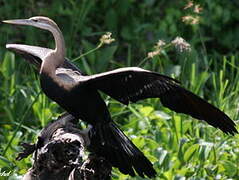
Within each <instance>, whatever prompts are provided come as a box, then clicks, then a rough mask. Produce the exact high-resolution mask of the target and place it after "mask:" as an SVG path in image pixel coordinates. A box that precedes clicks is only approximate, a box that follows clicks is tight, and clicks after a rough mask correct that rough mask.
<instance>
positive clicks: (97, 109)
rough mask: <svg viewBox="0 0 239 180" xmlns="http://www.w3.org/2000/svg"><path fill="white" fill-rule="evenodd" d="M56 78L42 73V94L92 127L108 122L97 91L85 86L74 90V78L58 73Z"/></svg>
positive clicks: (108, 118)
mask: <svg viewBox="0 0 239 180" xmlns="http://www.w3.org/2000/svg"><path fill="white" fill-rule="evenodd" d="M56 76H57V78H54V79H52V78H50V77H49V76H48V75H46V74H44V73H42V74H41V77H40V81H41V87H42V90H43V91H44V93H45V94H46V95H47V96H48V97H50V98H51V99H52V100H53V101H55V102H57V103H58V104H59V105H60V106H61V107H62V108H63V109H65V110H66V111H68V112H69V113H70V114H72V115H73V116H75V117H76V118H79V119H81V120H83V121H85V122H87V123H90V124H92V125H94V124H96V123H106V122H109V121H110V120H111V119H110V113H109V111H108V108H107V106H106V104H105V102H104V100H103V99H102V98H101V96H100V94H99V93H98V91H96V90H95V89H93V88H90V87H88V86H87V85H84V84H83V85H80V87H78V88H76V87H75V86H76V84H77V82H76V81H75V80H74V76H70V75H69V73H68V74H63V73H61V72H59V74H56ZM79 76H81V75H79Z"/></svg>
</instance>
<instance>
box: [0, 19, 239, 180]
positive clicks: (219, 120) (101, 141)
mask: <svg viewBox="0 0 239 180" xmlns="http://www.w3.org/2000/svg"><path fill="white" fill-rule="evenodd" d="M3 22H5V23H10V24H18V25H28V26H34V27H37V28H40V29H44V30H48V31H50V32H51V33H52V35H53V37H54V39H55V49H54V50H52V49H47V48H41V47H36V46H28V45H18V44H10V45H7V48H9V49H12V50H14V51H16V52H19V53H20V54H22V55H23V56H24V57H26V58H27V59H28V60H29V61H30V62H31V63H33V64H35V65H36V66H37V67H38V68H39V73H40V84H41V88H42V90H43V92H44V93H45V94H46V95H47V96H48V97H49V98H50V99H52V100H53V101H55V102H57V103H58V104H59V105H60V106H61V107H62V108H63V109H65V110H66V111H68V112H69V113H70V114H72V115H73V116H74V117H76V118H77V119H81V120H83V121H85V122H87V123H88V124H91V125H92V126H93V128H91V131H90V136H91V141H92V142H91V143H93V144H94V145H97V146H95V147H97V148H96V149H95V152H97V153H98V154H99V155H101V156H103V157H105V158H106V159H107V160H108V161H109V162H110V163H112V165H113V166H115V167H117V168H119V170H120V171H121V172H122V173H124V174H129V175H131V176H134V175H135V172H134V170H135V171H136V172H137V173H138V174H139V175H140V176H142V177H144V175H146V176H148V177H154V176H155V175H156V172H155V170H154V169H153V166H152V164H151V163H150V161H149V160H148V159H147V158H146V157H145V156H144V155H143V153H142V152H141V151H140V150H139V149H138V148H137V147H136V146H135V145H134V144H133V143H132V142H131V141H130V140H129V138H127V137H126V135H125V134H124V133H123V132H122V131H121V130H120V129H119V128H118V127H117V125H116V124H115V123H114V122H113V120H112V118H111V116H110V113H109V111H108V109H107V106H106V104H105V102H104V100H103V99H102V98H101V96H100V94H99V92H98V91H101V92H103V93H105V94H107V95H109V96H110V97H112V98H113V99H115V100H117V101H119V102H121V103H122V104H125V105H127V104H129V103H130V102H133V103H134V102H137V101H139V100H143V99H146V98H160V100H161V103H162V104H163V105H164V106H166V107H168V108H169V109H171V110H173V111H175V112H178V113H184V114H188V115H190V116H192V117H194V118H196V119H199V120H204V121H206V122H207V123H208V124H210V125H212V126H214V127H216V128H219V129H221V130H222V131H223V132H225V133H227V134H232V135H234V134H235V133H238V132H237V129H236V128H235V126H236V125H235V123H234V122H233V121H232V120H231V119H230V118H229V117H228V116H227V115H226V114H225V113H223V112H222V111H220V110H219V109H218V108H216V107H214V106H213V105H211V104H209V103H207V102H206V101H205V100H203V99H202V98H200V97H198V96H197V95H195V94H193V93H192V92H190V91H188V90H186V89H184V88H183V87H181V86H180V85H179V83H178V81H177V80H174V79H172V78H170V77H167V76H164V75H161V74H158V73H156V72H151V71H148V70H144V69H142V68H138V67H126V68H119V69H116V70H112V71H108V72H104V73H99V74H95V75H86V74H84V73H82V71H81V70H79V69H78V68H77V67H76V66H74V65H73V64H71V63H70V62H69V61H68V60H67V59H66V58H65V52H66V50H65V42H64V38H63V35H62V32H61V31H60V29H59V27H58V26H57V24H56V23H55V22H54V21H52V20H51V19H49V18H47V17H42V16H36V17H32V18H29V19H17V20H6V21H3Z"/></svg>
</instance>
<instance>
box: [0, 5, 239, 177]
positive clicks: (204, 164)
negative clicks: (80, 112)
mask: <svg viewBox="0 0 239 180" xmlns="http://www.w3.org/2000/svg"><path fill="white" fill-rule="evenodd" d="M195 3H198V4H200V5H201V7H203V11H202V13H201V14H200V24H198V25H187V24H185V23H183V22H182V17H183V16H185V15H188V14H190V13H192V12H190V11H189V10H184V8H183V7H184V6H185V5H186V4H187V1H175V0H172V1H166V0H160V1H159V0H158V1H157V0H142V1H137V0H120V1H116V0H108V1H106V0H105V1H103V0H102V1H100V0H91V1H87V0H78V1H77V0H65V1H53V0H52V1H46V0H41V1H36V0H25V1H21V0H0V17H1V18H2V19H15V18H28V17H32V16H35V15H44V16H48V17H50V18H52V19H54V20H55V21H56V22H57V24H58V25H59V27H60V28H61V30H62V31H63V34H64V36H65V40H66V45H67V56H68V57H69V58H70V59H73V58H75V57H77V56H79V55H80V54H81V53H82V52H87V51H88V50H90V49H92V48H94V47H95V46H96V45H97V44H98V43H99V38H100V36H101V35H102V34H104V33H105V32H107V31H110V32H112V33H113V37H114V38H115V39H116V42H115V43H113V44H111V45H109V46H104V47H103V48H101V49H100V50H98V51H96V52H94V53H92V54H89V55H87V56H86V57H84V58H83V59H81V60H79V61H77V62H76V64H78V66H79V67H80V68H81V69H83V70H84V71H85V72H87V73H89V74H92V73H97V72H103V71H106V70H110V69H114V68H118V67H124V66H137V65H138V64H139V63H140V62H141V61H142V60H143V59H144V58H145V57H146V56H147V53H148V52H149V51H151V50H152V47H153V46H154V44H155V43H156V42H157V41H158V39H163V40H166V41H171V40H173V39H174V38H175V37H176V36H181V37H183V38H184V39H186V40H187V41H188V42H189V43H190V44H191V46H192V51H191V52H190V53H179V52H176V51H175V50H169V51H167V52H164V53H163V54H162V55H161V56H157V57H155V58H153V59H150V60H148V61H147V62H146V63H144V64H143V66H142V67H143V68H146V69H149V70H153V71H156V72H160V73H163V74H166V75H169V76H172V77H175V78H176V79H178V80H180V81H181V82H182V85H183V86H184V87H185V88H187V89H190V90H191V91H193V92H194V93H196V94H198V95H200V96H201V97H204V98H205V99H206V100H208V101H209V102H210V103H212V104H214V105H215V106H217V107H219V108H220V109H221V110H223V111H224V112H226V113H227V114H228V115H229V116H230V117H231V118H232V119H233V120H235V122H238V117H239V115H238V108H239V107H238V100H239V97H238V92H239V83H238V81H239V70H238V65H239V63H238V54H239V24H238V22H239V11H238V8H239V2H238V1H237V0H230V1H220V0H214V1H210V0H204V1H202V0H201V1H200V0H199V1H195ZM0 34H1V35H0V36H1V38H0V132H1V133H0V168H1V172H3V171H6V172H8V171H11V177H9V179H19V178H20V177H21V175H23V174H24V173H25V172H26V171H27V169H28V168H29V167H30V166H31V159H30V158H27V159H25V160H22V161H20V162H18V161H16V160H15V157H16V153H17V152H19V150H20V148H19V146H18V144H19V143H20V142H22V141H24V142H32V141H33V140H36V137H37V134H38V133H39V130H40V129H41V128H42V127H44V126H45V125H46V124H47V122H49V121H50V120H52V118H56V117H57V115H59V114H60V113H62V112H63V111H62V110H61V109H60V108H59V107H58V105H56V104H55V103H53V102H51V101H49V100H48V99H47V98H46V97H45V96H44V95H43V94H42V93H40V94H38V92H40V88H39V81H38V76H37V73H35V71H34V69H33V68H32V67H31V66H30V65H28V64H27V63H26V62H25V61H23V59H22V58H21V57H19V56H15V55H14V54H12V53H9V52H7V51H6V49H5V44H6V43H22V44H31V45H38V46H43V47H52V48H53V47H54V42H53V38H52V37H51V35H50V34H49V33H48V32H45V31H41V30H38V29H36V28H31V27H16V26H11V25H6V24H0ZM104 97H105V99H106V102H107V104H108V106H109V108H110V111H111V114H112V117H113V118H114V120H115V121H116V122H117V123H118V124H120V126H121V128H122V129H123V130H124V132H125V133H126V134H127V135H129V136H130V137H131V139H132V140H133V142H134V143H135V144H136V145H137V146H138V147H139V148H140V149H141V150H142V151H143V152H144V153H145V154H146V155H147V157H149V158H150V159H151V161H152V162H154V167H155V168H156V170H157V172H158V177H157V178H156V179H238V178H239V169H238V167H239V140H238V135H236V136H234V137H232V136H228V135H225V134H223V133H222V132H221V131H220V130H217V129H215V128H212V127H211V126H209V125H207V124H205V123H203V122H199V121H196V120H195V119H192V118H191V117H189V116H185V115H182V114H176V113H174V112H171V111H170V110H168V109H167V108H164V107H162V106H161V104H160V101H159V100H158V99H148V100H145V101H141V102H139V103H137V104H131V105H129V106H123V105H121V104H119V103H118V102H116V101H114V100H113V99H110V98H109V97H106V96H104ZM0 179H4V177H0ZM113 179H142V178H139V177H136V178H129V177H127V176H125V175H122V174H120V173H119V172H118V171H117V170H114V172H113Z"/></svg>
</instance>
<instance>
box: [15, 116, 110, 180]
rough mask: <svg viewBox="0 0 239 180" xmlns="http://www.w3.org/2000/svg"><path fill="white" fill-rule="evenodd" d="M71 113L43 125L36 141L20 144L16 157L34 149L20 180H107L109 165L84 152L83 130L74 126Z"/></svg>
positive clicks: (101, 158) (103, 160) (101, 159)
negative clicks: (32, 160)
mask: <svg viewBox="0 0 239 180" xmlns="http://www.w3.org/2000/svg"><path fill="white" fill-rule="evenodd" d="M75 122H76V121H75V119H74V117H73V116H71V115H70V114H65V115H63V116H61V117H59V118H58V120H56V121H54V122H52V123H50V124H49V125H48V126H47V127H45V128H44V129H43V130H42V132H41V134H40V135H39V137H38V142H37V143H36V144H26V143H23V144H22V146H23V152H20V153H19V155H18V157H17V160H21V159H23V158H26V157H27V156H28V155H30V154H32V153H33V152H34V156H33V159H34V163H33V166H32V168H30V169H29V170H28V172H27V173H26V174H25V176H24V177H23V180H49V179H50V180H59V179H60V180H110V179H111V170H112V166H111V164H110V163H109V162H108V161H106V160H105V159H104V158H103V157H97V156H96V155H95V154H93V153H91V154H89V155H86V154H87V152H86V151H87V150H86V148H87V145H89V139H88V136H87V132H88V131H87V130H84V131H81V130H79V129H77V128H76V123H75Z"/></svg>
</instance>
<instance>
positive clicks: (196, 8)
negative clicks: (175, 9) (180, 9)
mask: <svg viewBox="0 0 239 180" xmlns="http://www.w3.org/2000/svg"><path fill="white" fill-rule="evenodd" d="M192 8H193V11H192V14H189V15H186V16H183V17H182V21H183V22H184V23H186V24H191V25H194V24H199V20H200V16H199V13H201V12H202V10H203V8H202V7H201V6H200V5H199V4H194V3H193V1H189V2H188V4H186V6H185V7H184V9H192Z"/></svg>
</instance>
